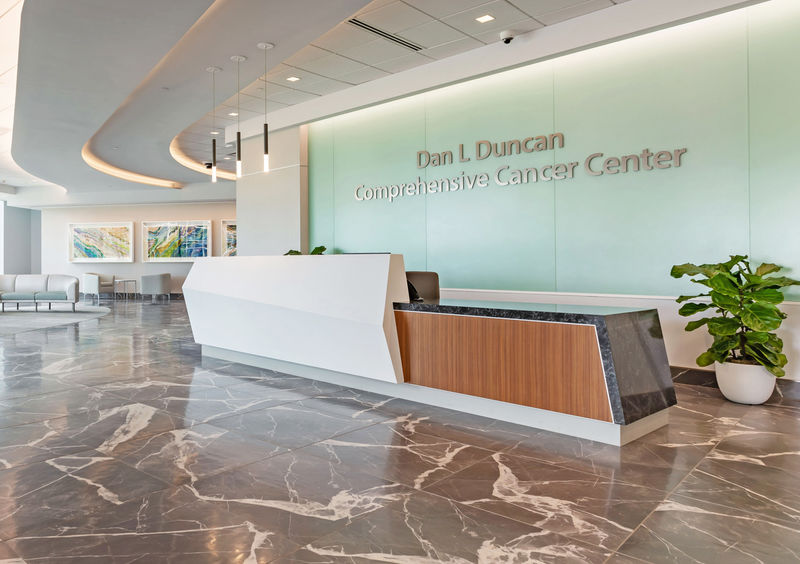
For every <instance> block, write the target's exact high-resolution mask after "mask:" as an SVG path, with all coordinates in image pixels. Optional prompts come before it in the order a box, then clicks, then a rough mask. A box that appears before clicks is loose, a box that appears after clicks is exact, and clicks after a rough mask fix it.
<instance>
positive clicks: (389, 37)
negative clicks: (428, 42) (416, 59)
mask: <svg viewBox="0 0 800 564" xmlns="http://www.w3.org/2000/svg"><path fill="white" fill-rule="evenodd" d="M347 23H351V24H353V25H354V26H356V27H360V28H361V29H363V30H365V31H368V32H370V33H374V34H375V35H378V36H380V37H383V38H384V39H387V40H389V41H391V42H392V43H397V44H398V45H401V46H402V47H405V48H406V49H411V50H412V51H422V49H423V48H422V47H421V46H420V45H417V44H416V43H412V42H411V41H406V40H405V39H403V38H402V37H397V36H396V35H394V34H392V33H389V32H388V31H383V30H382V29H378V28H377V27H372V26H371V25H369V24H368V23H364V22H362V21H361V20H357V19H356V18H353V19H351V20H348V21H347Z"/></svg>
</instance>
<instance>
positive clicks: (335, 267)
mask: <svg viewBox="0 0 800 564" xmlns="http://www.w3.org/2000/svg"><path fill="white" fill-rule="evenodd" d="M183 294H184V297H185V299H186V308H187V310H188V312H189V319H190V320H191V324H192V332H193V333H194V338H195V341H197V342H198V343H200V344H201V345H203V349H204V354H209V353H210V355H211V356H214V354H213V351H234V352H237V353H244V354H247V355H254V356H257V357H264V358H270V359H275V360H279V361H284V362H291V363H297V364H303V365H307V366H312V367H316V368H322V369H325V370H332V371H336V372H343V373H346V374H353V375H356V376H361V377H364V378H370V379H376V380H383V381H387V382H392V383H400V382H403V368H402V363H401V360H400V350H399V345H398V341H397V327H396V325H395V319H394V310H393V306H392V304H393V303H394V302H408V289H407V285H406V279H405V267H404V265H403V256H402V255H389V254H365V255H321V256H305V255H304V256H256V257H213V258H207V259H202V260H198V261H197V262H195V264H194V266H193V267H192V270H191V271H190V272H189V276H188V277H187V278H186V282H185V283H184V285H183Z"/></svg>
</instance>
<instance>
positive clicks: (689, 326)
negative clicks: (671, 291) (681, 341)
mask: <svg viewBox="0 0 800 564" xmlns="http://www.w3.org/2000/svg"><path fill="white" fill-rule="evenodd" d="M709 319H711V318H710V317H704V318H703V319H698V320H697V321H690V322H689V323H687V324H686V329H685V330H686V331H694V330H695V329H697V328H699V327H702V326H703V325H705V324H706V323H708V321H709Z"/></svg>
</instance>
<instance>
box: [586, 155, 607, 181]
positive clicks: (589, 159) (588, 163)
mask: <svg viewBox="0 0 800 564" xmlns="http://www.w3.org/2000/svg"><path fill="white" fill-rule="evenodd" d="M602 156H603V153H592V154H591V155H589V156H588V157H586V160H585V161H583V169H584V170H585V171H586V174H589V175H590V176H602V174H603V173H602V172H595V171H593V170H592V161H593V160H594V159H597V158H600V157H602Z"/></svg>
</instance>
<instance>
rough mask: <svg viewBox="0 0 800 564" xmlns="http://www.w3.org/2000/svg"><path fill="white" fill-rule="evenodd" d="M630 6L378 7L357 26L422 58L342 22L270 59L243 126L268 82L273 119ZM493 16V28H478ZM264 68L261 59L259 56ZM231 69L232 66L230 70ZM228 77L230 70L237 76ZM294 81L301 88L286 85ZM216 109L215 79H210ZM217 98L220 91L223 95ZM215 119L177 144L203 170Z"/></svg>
mask: <svg viewBox="0 0 800 564" xmlns="http://www.w3.org/2000/svg"><path fill="white" fill-rule="evenodd" d="M626 1H627V0H492V1H487V0H373V1H372V2H370V3H369V4H368V5H367V6H365V7H364V8H363V9H361V10H360V11H359V12H358V13H357V14H355V15H354V17H355V18H357V19H358V20H360V21H362V22H364V23H367V24H369V25H371V26H373V27H375V28H378V29H380V30H383V31H385V32H387V33H390V34H392V35H395V36H397V37H398V38H401V39H404V40H406V41H411V42H412V43H415V44H417V45H419V46H420V47H423V49H422V50H421V51H416V52H415V51H414V50H412V49H409V48H406V47H403V46H401V45H398V44H396V43H394V42H392V41H389V40H388V39H384V38H382V37H380V36H377V35H375V34H373V33H371V32H369V31H366V30H364V29H361V28H359V27H357V26H355V25H353V24H350V23H347V22H343V23H340V24H339V25H337V26H336V27H334V28H333V29H331V30H330V31H328V32H327V33H325V34H324V35H322V36H321V37H319V38H318V39H316V40H314V41H312V42H311V44H309V45H308V46H307V47H305V48H303V49H301V50H300V51H298V52H297V53H295V54H294V55H292V56H291V57H289V58H288V59H286V60H285V61H283V62H281V63H280V64H278V65H275V64H274V57H272V53H271V52H268V53H267V55H268V57H270V59H269V60H268V62H270V64H269V67H271V68H270V70H269V72H268V73H267V74H266V75H263V76H261V77H259V79H258V80H256V81H254V82H253V83H249V84H247V85H246V86H245V87H244V88H242V90H241V94H240V106H239V107H240V109H241V111H239V112H238V113H239V116H238V117H239V119H240V120H241V121H245V120H248V119H250V118H253V117H257V116H259V115H263V114H264V80H265V78H266V86H267V94H268V95H267V100H268V104H267V111H268V112H272V111H275V110H279V109H281V108H285V107H287V106H291V105H294V104H299V103H302V102H306V101H309V100H313V99H315V98H319V97H321V96H324V95H326V94H331V93H333V92H337V91H340V90H344V89H346V88H349V87H351V86H355V85H357V84H362V83H365V82H369V81H371V80H375V79H378V78H381V77H384V76H387V75H389V74H395V73H398V72H402V71H404V70H408V69H410V68H413V67H417V66H420V65H424V64H426V63H430V62H432V61H435V60H439V59H443V58H447V57H450V56H453V55H456V54H459V53H463V52H465V51H469V50H471V49H475V48H477V47H482V46H484V45H486V44H489V43H494V42H497V41H499V40H500V38H499V34H500V32H501V31H503V30H514V31H515V32H516V33H517V34H521V33H525V32H528V31H532V30H535V29H539V28H542V27H544V26H547V25H553V24H556V23H559V22H562V21H565V20H568V19H572V18H576V17H579V16H582V15H586V14H589V13H591V12H594V11H597V10H602V9H603V8H608V7H611V6H614V5H615V4H620V3H622V2H626ZM486 14H489V15H491V16H493V17H494V20H492V21H489V22H486V23H479V22H478V21H476V19H475V18H478V17H480V16H483V15H486ZM258 55H259V56H260V58H259V59H258V60H259V61H260V62H261V64H262V67H263V52H262V53H259V54H258ZM229 67H230V65H229ZM226 70H233V69H232V68H230V69H226ZM289 77H297V78H299V79H300V80H299V81H296V82H289V81H287V80H286V79H287V78H289ZM217 81H218V82H217V84H218V86H219V84H220V83H224V82H225V81H228V82H230V81H235V73H234V72H222V73H218V74H217ZM207 88H208V94H207V96H208V100H209V109H210V107H211V103H210V102H211V79H210V77H209V78H208V85H207ZM218 91H219V89H218ZM236 111H237V99H236V95H234V96H231V97H230V98H228V99H226V100H222V101H221V103H220V105H219V106H218V107H217V109H216V116H217V117H216V124H217V125H218V126H220V127H224V126H226V125H231V124H234V123H235V120H236V117H231V116H229V115H228V114H229V113H230V112H236ZM211 122H212V114H211V112H209V113H208V114H206V115H205V116H204V117H203V118H201V119H200V120H198V121H197V122H195V123H194V124H192V125H191V126H190V127H188V128H187V129H186V130H184V131H183V132H182V133H181V134H180V135H179V136H178V143H179V146H180V147H181V149H182V150H183V151H184V152H185V153H186V154H187V155H188V156H189V157H191V158H193V159H194V160H196V161H198V162H204V161H208V160H210V155H211V134H210V132H211V131H212V130H216V129H217V128H212V123H211ZM219 139H220V140H219V141H218V142H217V143H218V153H217V154H218V162H219V165H220V167H221V168H225V169H227V170H233V160H232V159H229V160H227V161H226V160H224V159H223V156H224V154H227V153H230V152H231V151H233V147H227V148H224V147H223V145H222V144H221V139H222V135H220V136H219Z"/></svg>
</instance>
